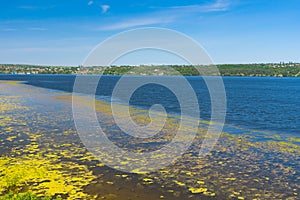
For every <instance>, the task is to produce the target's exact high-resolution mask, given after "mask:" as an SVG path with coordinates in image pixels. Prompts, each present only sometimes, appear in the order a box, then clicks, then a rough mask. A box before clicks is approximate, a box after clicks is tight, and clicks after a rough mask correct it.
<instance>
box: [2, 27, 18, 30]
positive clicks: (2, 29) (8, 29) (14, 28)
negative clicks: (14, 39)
mask: <svg viewBox="0 0 300 200" xmlns="http://www.w3.org/2000/svg"><path fill="white" fill-rule="evenodd" d="M2 31H18V29H16V28H4V29H2Z"/></svg>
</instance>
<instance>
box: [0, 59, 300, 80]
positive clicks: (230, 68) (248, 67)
mask: <svg viewBox="0 0 300 200" xmlns="http://www.w3.org/2000/svg"><path fill="white" fill-rule="evenodd" d="M215 66H217V67H218V70H219V72H216V71H215V70H211V69H212V66H211V65H204V66H200V65H198V66H197V65H195V66H192V65H140V66H129V65H128V66H109V67H103V66H91V67H83V66H78V67H67V66H38V65H21V64H0V74H20V75H22V74H23V75H26V74H65V75H68V74H74V75H76V74H86V75H88V74H90V75H93V74H94V75H97V74H104V75H133V76H149V75H152V76H176V75H177V76H178V75H182V76H202V75H205V76H237V77H300V63H291V62H290V63H266V64H221V65H215ZM197 68H201V69H204V71H205V74H200V73H199V71H198V70H197Z"/></svg>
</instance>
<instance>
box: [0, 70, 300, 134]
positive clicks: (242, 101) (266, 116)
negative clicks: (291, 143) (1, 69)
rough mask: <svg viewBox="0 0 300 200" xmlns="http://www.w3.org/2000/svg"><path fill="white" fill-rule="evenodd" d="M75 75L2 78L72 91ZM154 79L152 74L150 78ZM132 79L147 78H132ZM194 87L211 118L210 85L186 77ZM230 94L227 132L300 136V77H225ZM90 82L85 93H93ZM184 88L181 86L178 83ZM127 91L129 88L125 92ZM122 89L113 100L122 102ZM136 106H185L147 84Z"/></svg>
mask: <svg viewBox="0 0 300 200" xmlns="http://www.w3.org/2000/svg"><path fill="white" fill-rule="evenodd" d="M75 77H76V76H74V75H0V80H21V81H26V83H27V84H30V85H33V86H38V87H44V88H51V89H57V90H62V91H66V92H72V90H73V84H74V80H75ZM148 78H149V79H150V77H148ZM153 78H154V79H165V78H168V79H172V80H173V83H174V84H177V82H176V79H177V78H176V77H151V79H153ZM119 79H120V77H119V76H104V77H102V78H101V81H100V83H99V85H98V88H97V92H96V94H97V95H98V96H97V97H98V98H99V99H105V100H109V101H111V100H112V99H111V98H110V97H111V94H112V91H113V89H114V87H115V84H116V83H117V82H118V80H119ZM130 79H131V80H138V79H147V77H130ZM186 79H187V80H188V81H189V83H190V84H191V86H192V88H193V89H194V91H195V93H196V95H197V98H198V101H199V108H200V116H199V117H200V118H201V119H206V120H210V117H211V112H210V110H211V104H210V96H209V92H208V90H207V87H206V85H205V83H204V81H203V79H202V78H201V77H186ZM223 81H224V86H225V89H226V96H227V114H226V124H227V128H225V130H227V131H233V130H231V128H230V127H233V126H234V127H238V129H235V130H234V131H240V132H243V131H245V132H249V131H254V130H257V131H262V132H273V133H278V134H289V135H297V136H299V135H300V78H275V77H223ZM85 84H86V86H85V87H86V88H87V89H86V90H85V91H84V92H86V93H90V91H89V88H90V85H89V83H88V82H86V83H85ZM178 87H180V86H178ZM122 92H123V94H126V93H127V92H128V91H126V90H124V91H122ZM122 92H121V94H120V95H119V96H117V97H116V98H115V99H113V101H118V102H120V103H122V101H123V99H122V98H123V96H122ZM130 104H131V105H132V106H135V107H140V108H145V109H148V108H149V107H151V106H152V105H153V104H161V105H163V106H164V107H165V109H166V111H167V112H168V113H175V114H180V113H181V109H180V105H179V102H178V100H177V98H176V96H175V94H174V93H173V92H172V91H170V90H169V89H167V88H165V87H163V86H161V85H157V84H147V85H144V86H143V87H141V88H139V89H138V90H136V91H135V93H134V94H133V96H132V97H131V99H130ZM187 106H188V105H187Z"/></svg>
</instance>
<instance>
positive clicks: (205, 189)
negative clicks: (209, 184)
mask: <svg viewBox="0 0 300 200" xmlns="http://www.w3.org/2000/svg"><path fill="white" fill-rule="evenodd" d="M189 191H190V192H191V193H193V194H198V193H203V192H206V191H207V188H194V187H190V188H189Z"/></svg>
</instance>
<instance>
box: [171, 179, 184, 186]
mask: <svg viewBox="0 0 300 200" xmlns="http://www.w3.org/2000/svg"><path fill="white" fill-rule="evenodd" d="M173 182H174V183H176V184H177V185H179V186H181V187H184V186H185V183H183V182H180V181H177V180H173Z"/></svg>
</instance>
